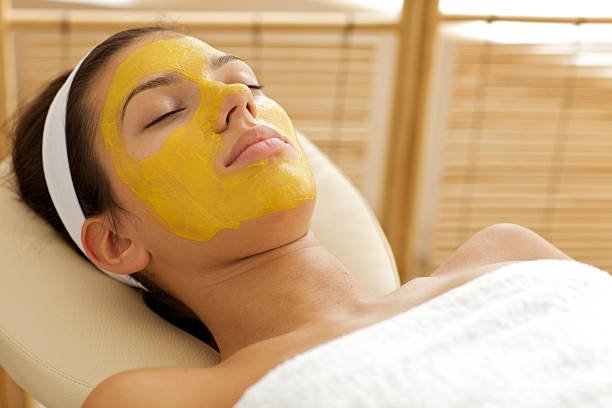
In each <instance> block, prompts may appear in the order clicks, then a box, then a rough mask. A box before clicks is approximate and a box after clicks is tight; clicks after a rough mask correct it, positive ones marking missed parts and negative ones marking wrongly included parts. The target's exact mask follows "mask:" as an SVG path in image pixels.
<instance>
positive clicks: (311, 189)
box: [99, 36, 316, 242]
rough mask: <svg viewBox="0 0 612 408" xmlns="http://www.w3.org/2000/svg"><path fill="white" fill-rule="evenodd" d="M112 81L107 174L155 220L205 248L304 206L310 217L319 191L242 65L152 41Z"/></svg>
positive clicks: (182, 41)
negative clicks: (229, 233)
mask: <svg viewBox="0 0 612 408" xmlns="http://www.w3.org/2000/svg"><path fill="white" fill-rule="evenodd" d="M108 78H109V86H108V88H107V91H106V94H105V97H104V98H103V100H101V101H100V105H101V114H100V123H99V132H100V135H101V140H102V141H103V144H104V147H105V150H106V151H107V152H109V153H110V157H111V158H112V160H108V161H110V162H112V169H108V168H105V170H106V172H107V173H109V172H110V173H113V170H114V173H115V174H114V175H113V177H114V176H115V175H116V176H117V178H118V179H119V180H120V182H121V183H122V184H123V185H124V186H125V187H127V189H128V190H129V192H131V194H132V195H133V196H134V197H135V198H136V199H137V201H138V202H139V203H140V204H141V205H142V206H143V208H144V211H143V213H145V214H146V217H147V218H148V219H149V221H151V222H154V223H156V224H158V225H159V226H161V227H163V228H164V229H165V230H167V231H169V232H171V233H172V234H174V235H176V236H178V237H181V238H184V239H187V240H190V241H198V242H203V241H209V240H212V239H213V238H214V237H216V236H217V235H218V234H219V233H220V232H221V231H224V230H237V229H240V228H241V226H242V225H243V224H244V223H245V222H248V221H250V220H256V219H258V218H261V217H265V216H268V215H272V214H274V213H277V212H283V211H286V210H291V209H294V208H297V207H299V206H301V205H302V204H305V203H310V205H309V208H310V210H311V209H312V202H313V201H314V199H315V195H316V192H315V183H314V179H313V177H312V174H311V171H310V167H309V164H308V161H307V159H306V156H305V154H304V152H303V151H302V149H301V147H300V145H299V143H298V141H297V138H296V134H295V130H294V129H293V126H292V124H291V121H290V119H289V117H288V116H287V114H286V113H285V111H284V110H283V109H282V108H281V107H280V106H279V105H278V104H277V103H276V102H274V101H273V100H271V99H270V98H268V97H266V96H265V95H264V93H263V92H262V91H261V90H258V89H257V88H258V86H259V84H258V82H257V79H256V77H255V75H254V74H253V72H252V70H251V69H250V68H249V66H248V65H247V64H246V63H244V62H243V61H241V60H239V59H237V58H236V57H233V56H229V55H227V54H224V53H222V52H220V51H218V50H216V49H214V48H212V47H211V46H209V45H207V44H205V43H204V42H202V41H200V40H197V39H195V38H192V37H177V36H172V37H168V36H155V37H153V38H151V39H149V40H147V41H145V42H144V43H143V42H141V43H140V44H138V45H137V46H136V47H132V48H131V49H129V51H128V53H127V54H126V55H122V57H121V58H120V59H119V62H118V64H116V69H115V70H114V72H113V73H112V75H111V74H109V76H108ZM103 162H104V160H103ZM105 167H107V166H105ZM113 177H111V178H113ZM111 181H112V180H111ZM111 184H112V183H111ZM120 190H121V189H120ZM124 190H125V189H124ZM122 194H123V195H124V194H125V193H123V192H121V191H119V195H122ZM119 198H120V202H125V201H126V200H122V199H121V198H122V197H119ZM127 201H129V200H127Z"/></svg>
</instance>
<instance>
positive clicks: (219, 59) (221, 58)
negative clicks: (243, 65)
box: [210, 54, 244, 69]
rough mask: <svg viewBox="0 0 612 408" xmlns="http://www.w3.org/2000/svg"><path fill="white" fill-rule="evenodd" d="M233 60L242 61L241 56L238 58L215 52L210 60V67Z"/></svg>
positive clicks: (219, 65)
mask: <svg viewBox="0 0 612 408" xmlns="http://www.w3.org/2000/svg"><path fill="white" fill-rule="evenodd" d="M235 60H238V61H243V62H244V60H243V59H242V58H239V57H237V56H235V55H232V54H216V55H214V56H213V57H212V59H211V61H210V67H211V68H212V69H217V68H220V67H222V66H223V65H225V64H227V63H228V62H231V61H235Z"/></svg>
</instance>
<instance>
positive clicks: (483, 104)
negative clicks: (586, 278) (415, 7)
mask: <svg viewBox="0 0 612 408" xmlns="http://www.w3.org/2000/svg"><path fill="white" fill-rule="evenodd" d="M542 29H545V28H542ZM452 48H453V50H454V51H453V52H452V54H453V56H454V57H453V58H451V59H450V61H452V62H450V64H451V67H450V68H448V70H447V74H446V75H447V76H448V78H446V82H447V83H448V84H449V87H448V96H449V102H448V107H447V108H446V112H444V115H443V116H445V117H446V118H447V119H446V125H445V126H444V128H443V134H442V135H441V140H442V145H441V146H440V149H439V150H438V151H439V152H440V153H439V155H438V156H437V160H436V161H435V163H433V164H432V165H431V166H430V168H431V170H432V171H433V172H434V173H435V174H436V177H437V178H436V181H437V182H438V183H439V184H438V185H437V188H435V189H434V190H435V193H434V194H433V195H432V196H430V197H424V199H433V201H434V202H436V203H437V205H436V206H434V207H435V209H434V210H433V211H431V214H430V217H429V220H428V222H427V225H426V227H425V230H426V231H427V234H426V236H427V237H428V238H429V239H428V242H429V244H428V246H426V247H425V250H424V251H423V253H422V254H421V265H422V267H423V269H424V270H425V271H424V272H426V271H431V270H433V269H434V268H435V267H436V266H437V265H439V264H440V263H441V262H442V261H443V260H444V259H446V258H447V257H448V256H449V255H450V253H451V252H452V251H453V250H455V249H456V248H457V247H458V245H459V244H460V243H461V242H463V241H465V240H466V239H468V238H469V237H470V236H471V235H472V234H473V233H475V232H476V231H478V230H479V229H481V228H483V227H485V226H487V225H490V224H493V223H498V222H512V223H518V224H522V225H525V226H527V227H529V228H531V229H533V230H535V231H536V232H538V233H540V234H541V235H543V236H544V237H545V238H547V239H548V240H549V241H551V242H552V243H554V244H555V245H557V246H558V247H560V248H561V249H562V250H563V251H565V252H566V253H568V254H569V255H570V256H572V257H574V258H576V259H578V260H581V261H584V262H588V263H592V264H594V265H597V266H599V267H601V268H604V269H607V270H609V271H610V270H612V251H611V249H612V136H611V135H612V64H610V65H602V64H601V62H599V63H597V64H591V65H589V64H588V62H587V63H585V62H584V61H587V60H586V59H582V58H581V57H582V56H585V55H588V56H590V57H593V56H594V57H595V58H590V60H592V61H597V60H598V58H597V57H598V56H599V57H606V56H609V55H610V54H611V53H612V44H605V43H603V44H602V43H598V44H595V43H579V42H574V43H570V44H501V43H492V42H488V41H486V40H485V41H483V40H465V39H462V40H454V44H453V47H452ZM580 61H583V62H580ZM599 61H602V59H601V58H599ZM438 79H440V78H438Z"/></svg>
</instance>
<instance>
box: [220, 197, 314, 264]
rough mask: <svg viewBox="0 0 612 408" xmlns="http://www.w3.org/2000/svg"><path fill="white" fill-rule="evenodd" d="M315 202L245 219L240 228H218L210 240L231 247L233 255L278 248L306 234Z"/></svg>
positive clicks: (236, 256)
mask: <svg viewBox="0 0 612 408" xmlns="http://www.w3.org/2000/svg"><path fill="white" fill-rule="evenodd" d="M314 204H315V200H307V201H305V202H304V203H302V204H300V205H299V206H297V207H295V208H292V209H290V210H285V211H277V212H274V213H272V214H268V215H265V216H263V217H259V218H256V219H253V220H249V221H245V222H243V223H242V224H241V225H240V228H239V229H237V230H224V231H221V232H219V234H217V237H215V238H214V239H213V240H219V241H222V242H223V244H224V245H229V246H232V248H233V249H232V250H231V253H232V254H233V256H234V257H235V258H244V257H248V256H252V255H256V254H258V253H262V252H265V251H269V250H272V249H275V248H279V247H281V246H284V245H287V244H290V243H291V242H294V241H296V240H298V239H300V238H301V237H303V236H304V235H306V234H307V233H308V231H309V229H310V219H311V217H312V212H313V209H314Z"/></svg>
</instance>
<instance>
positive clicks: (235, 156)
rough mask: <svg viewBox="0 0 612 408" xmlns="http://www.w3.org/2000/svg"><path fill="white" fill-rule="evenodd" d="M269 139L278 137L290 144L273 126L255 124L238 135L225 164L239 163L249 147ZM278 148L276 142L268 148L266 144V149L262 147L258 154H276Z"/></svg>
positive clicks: (227, 165)
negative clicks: (275, 145)
mask: <svg viewBox="0 0 612 408" xmlns="http://www.w3.org/2000/svg"><path fill="white" fill-rule="evenodd" d="M268 139H278V140H280V141H282V142H283V143H285V144H289V142H288V141H287V139H286V138H285V137H283V136H282V135H281V134H280V133H278V132H277V131H276V130H274V129H272V128H271V127H269V126H265V125H257V126H253V127H252V128H249V129H247V130H245V131H243V132H242V133H241V134H240V136H238V139H237V140H236V142H234V145H233V146H232V148H231V150H230V153H229V155H228V156H227V159H226V160H225V163H224V166H225V167H231V166H232V165H234V164H238V163H237V161H239V159H240V158H241V156H242V154H243V153H245V151H246V150H247V149H249V147H251V146H254V145H260V144H262V145H263V143H261V142H263V141H265V140H268ZM268 144H269V143H268ZM278 150H279V149H278V147H277V148H276V149H275V148H274V144H270V148H268V149H266V148H265V146H264V149H260V151H259V152H257V154H258V155H259V156H262V155H263V156H265V155H266V154H267V153H269V154H274V153H276V152H278Z"/></svg>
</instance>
